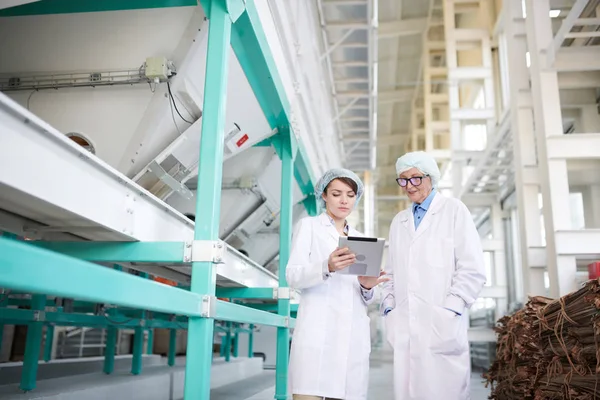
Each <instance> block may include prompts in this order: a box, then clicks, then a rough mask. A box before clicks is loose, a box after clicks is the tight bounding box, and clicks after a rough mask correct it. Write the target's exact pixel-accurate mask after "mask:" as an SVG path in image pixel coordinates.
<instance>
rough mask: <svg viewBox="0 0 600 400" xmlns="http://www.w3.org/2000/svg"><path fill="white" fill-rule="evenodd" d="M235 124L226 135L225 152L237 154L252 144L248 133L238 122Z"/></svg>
mask: <svg viewBox="0 0 600 400" xmlns="http://www.w3.org/2000/svg"><path fill="white" fill-rule="evenodd" d="M233 125H234V127H233V129H231V130H230V131H229V133H227V135H225V154H235V153H237V152H239V151H240V150H242V149H243V148H245V147H247V146H248V145H249V144H250V143H248V140H249V139H250V137H249V136H248V134H247V133H246V132H244V131H242V130H241V129H240V127H239V125H238V124H235V123H234V124H233Z"/></svg>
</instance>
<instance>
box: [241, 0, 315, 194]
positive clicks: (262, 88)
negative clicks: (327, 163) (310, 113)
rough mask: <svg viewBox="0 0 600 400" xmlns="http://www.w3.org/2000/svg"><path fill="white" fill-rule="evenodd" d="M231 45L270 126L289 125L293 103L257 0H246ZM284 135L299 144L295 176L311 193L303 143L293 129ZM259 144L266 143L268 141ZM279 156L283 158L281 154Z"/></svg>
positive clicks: (304, 188) (310, 178) (273, 138)
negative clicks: (266, 33) (288, 97)
mask: <svg viewBox="0 0 600 400" xmlns="http://www.w3.org/2000/svg"><path fill="white" fill-rule="evenodd" d="M231 46H232V48H233V50H234V52H235V54H236V56H237V59H238V61H239V62H240V65H241V66H242V69H243V70H244V73H245V75H246V77H247V78H248V83H250V86H251V87H252V90H253V92H254V94H255V96H256V99H257V101H258V103H259V104H260V106H261V109H262V110H263V113H264V115H265V117H266V119H267V121H269V125H270V126H271V128H272V129H278V130H279V129H280V128H282V127H289V126H290V121H291V118H290V115H291V111H290V103H289V100H288V99H287V95H286V92H285V88H284V86H283V82H282V80H281V77H280V75H279V71H278V69H277V65H276V64H275V59H274V58H273V53H272V51H271V49H270V47H269V44H268V41H267V37H266V35H265V31H264V29H263V27H262V24H261V21H260V16H259V14H258V10H257V8H256V4H255V0H246V12H245V13H244V14H242V15H241V16H240V18H239V19H238V20H237V21H236V23H235V24H234V26H233V29H232V34H231ZM279 132H280V133H279V134H278V135H276V136H281V135H282V133H281V130H279ZM285 135H287V136H288V138H289V139H290V140H291V141H292V145H293V146H295V147H298V157H297V158H296V159H295V161H294V171H293V177H294V178H295V180H296V182H297V183H298V185H299V187H300V189H301V190H302V193H304V194H305V195H310V194H312V193H313V191H314V189H313V187H314V183H315V179H314V176H313V172H312V169H311V168H310V162H309V159H308V156H307V154H306V150H305V148H304V145H303V144H302V143H301V142H298V141H297V139H296V137H295V135H293V134H290V132H287V133H286V134H285ZM271 139H272V145H273V146H274V147H275V150H276V151H277V152H278V154H279V150H280V147H279V146H278V145H277V143H276V137H272V138H271ZM286 140H287V138H286ZM259 145H266V142H265V143H259ZM279 157H280V158H281V154H279ZM306 204H307V203H305V205H306Z"/></svg>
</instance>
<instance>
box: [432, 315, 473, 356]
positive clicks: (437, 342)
mask: <svg viewBox="0 0 600 400" xmlns="http://www.w3.org/2000/svg"><path fill="white" fill-rule="evenodd" d="M462 331H463V328H462V316H459V315H456V314H455V313H453V312H452V311H450V310H446V309H445V308H443V307H438V306H434V307H433V314H432V329H431V342H430V348H431V350H432V351H433V352H434V353H438V354H447V355H458V354H462V353H463V352H464V350H465V349H464V337H463V332H462Z"/></svg>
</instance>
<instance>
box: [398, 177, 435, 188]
mask: <svg viewBox="0 0 600 400" xmlns="http://www.w3.org/2000/svg"><path fill="white" fill-rule="evenodd" d="M428 176H429V175H423V176H413V177H412V178H396V182H398V185H400V186H401V187H406V185H408V182H410V184H411V185H413V186H420V185H421V183H423V178H427V177H428Z"/></svg>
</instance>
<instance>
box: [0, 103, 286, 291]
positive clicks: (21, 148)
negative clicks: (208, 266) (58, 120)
mask: <svg viewBox="0 0 600 400" xmlns="http://www.w3.org/2000/svg"><path fill="white" fill-rule="evenodd" d="M0 121H1V123H0V210H2V211H4V212H5V213H3V215H4V216H5V217H6V215H7V214H12V215H13V216H15V217H17V219H23V220H24V221H30V222H31V221H33V222H35V223H33V224H32V223H29V224H28V223H27V222H25V225H24V227H23V229H24V230H25V231H26V232H27V233H28V236H32V237H35V236H36V235H41V234H47V233H48V232H62V233H68V234H71V235H73V238H72V239H70V240H91V241H104V242H106V241H120V242H123V241H132V242H133V241H144V242H161V241H162V242H186V241H191V240H192V239H193V233H194V228H193V222H191V221H190V220H189V219H188V218H187V217H185V216H184V215H183V214H181V213H179V212H178V211H177V210H175V209H173V208H172V207H170V206H169V205H167V204H166V203H164V202H162V201H161V200H159V199H157V198H156V197H155V196H153V195H152V194H151V193H149V192H148V191H147V190H145V189H143V188H142V187H140V186H139V185H137V184H136V183H135V182H133V181H131V180H130V179H128V178H127V177H125V176H124V175H123V174H121V173H119V172H118V171H116V170H115V169H114V168H112V167H110V166H109V165H107V164H106V163H104V162H103V161H102V160H100V159H99V158H97V157H96V156H94V155H93V154H91V153H89V152H88V151H86V150H85V149H84V148H82V147H80V146H78V145H77V144H76V143H75V142H73V141H71V140H70V139H69V138H67V137H66V136H65V135H63V134H62V133H61V132H59V131H58V130H56V129H55V128H53V127H52V126H50V125H49V124H47V123H46V122H44V121H42V120H41V119H40V118H38V117H36V116H35V115H34V114H33V113H31V112H30V111H28V110H27V109H25V108H23V107H21V106H20V105H18V104H17V103H15V102H14V101H12V100H11V99H10V98H8V97H7V96H5V95H4V94H1V93H0ZM14 219H15V218H13V220H14ZM7 221H8V220H7V219H6V218H3V217H2V215H0V229H2V228H5V229H6V230H7V231H10V230H11V229H7V228H8V227H7V226H6V224H7V223H8V222H7ZM40 225H41V226H40ZM13 229H14V228H13ZM225 245H226V244H225ZM226 246H227V245H226ZM128 265H129V264H128ZM130 266H131V267H132V268H134V269H139V270H141V271H144V272H149V273H151V274H153V275H159V276H163V277H165V278H168V279H172V280H175V281H178V282H180V283H183V284H188V283H189V280H190V268H191V266H190V264H189V263H184V264H177V265H156V264H135V263H132V264H131V265H130ZM217 285H219V286H236V287H250V286H252V287H277V285H278V283H277V278H276V276H275V275H274V274H272V273H271V272H270V271H268V270H266V269H265V268H263V267H262V266H260V265H258V264H256V263H255V262H253V261H252V260H250V259H249V258H247V257H245V256H244V255H242V254H241V253H239V252H237V251H236V250H234V249H233V248H231V247H230V246H227V251H226V255H225V259H224V263H223V264H219V265H218V267H217Z"/></svg>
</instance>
